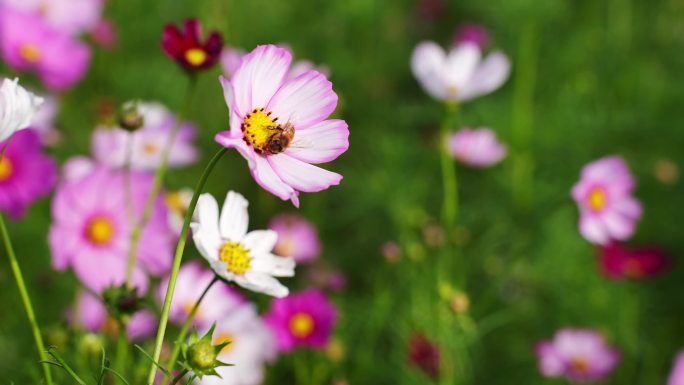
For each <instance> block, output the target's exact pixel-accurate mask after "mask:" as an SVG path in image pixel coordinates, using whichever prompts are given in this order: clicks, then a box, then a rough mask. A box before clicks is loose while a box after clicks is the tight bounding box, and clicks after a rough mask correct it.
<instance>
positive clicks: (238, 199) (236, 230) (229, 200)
mask: <svg viewBox="0 0 684 385" xmlns="http://www.w3.org/2000/svg"><path fill="white" fill-rule="evenodd" d="M248 205H249V202H247V199H245V197H243V196H242V195H241V194H238V193H236V192H235V191H228V195H226V200H225V201H224V202H223V210H221V219H220V221H221V222H220V227H221V236H222V237H223V238H224V239H227V240H229V241H233V242H239V241H240V240H241V239H242V238H243V237H244V236H245V234H247V226H248V225H249V214H248V213H247V206H248Z"/></svg>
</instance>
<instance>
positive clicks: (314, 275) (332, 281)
mask: <svg viewBox="0 0 684 385" xmlns="http://www.w3.org/2000/svg"><path fill="white" fill-rule="evenodd" d="M307 278H308V279H309V280H310V281H311V284H313V285H314V286H316V287H320V288H322V289H326V290H332V291H334V292H341V291H343V290H344V289H345V288H346V287H347V276H346V275H344V273H343V272H341V271H340V270H335V269H331V268H329V267H325V266H321V265H313V266H311V268H309V270H308V272H307Z"/></svg>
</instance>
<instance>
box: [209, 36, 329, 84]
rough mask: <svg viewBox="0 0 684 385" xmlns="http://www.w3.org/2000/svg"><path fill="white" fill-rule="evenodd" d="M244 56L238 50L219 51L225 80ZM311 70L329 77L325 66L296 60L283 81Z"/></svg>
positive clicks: (227, 48)
mask: <svg viewBox="0 0 684 385" xmlns="http://www.w3.org/2000/svg"><path fill="white" fill-rule="evenodd" d="M278 46H279V47H280V48H283V49H286V50H288V51H290V49H289V48H288V47H287V45H285V44H280V45H278ZM246 54H247V53H246V52H245V50H243V49H240V48H234V47H224V48H223V51H221V67H222V68H223V75H224V76H225V77H226V78H228V79H230V78H231V77H232V76H233V74H235V72H236V71H237V69H238V67H240V63H242V58H243V57H244V56H245V55H246ZM311 70H315V71H318V72H320V73H322V74H323V75H325V76H329V75H330V70H329V69H328V68H327V67H326V66H323V65H319V66H317V65H315V64H314V63H313V62H311V61H309V60H298V61H296V62H294V63H293V64H292V67H290V70H289V71H288V72H287V75H286V76H285V80H290V79H294V78H296V77H297V76H299V75H302V74H303V73H305V72H308V71H311Z"/></svg>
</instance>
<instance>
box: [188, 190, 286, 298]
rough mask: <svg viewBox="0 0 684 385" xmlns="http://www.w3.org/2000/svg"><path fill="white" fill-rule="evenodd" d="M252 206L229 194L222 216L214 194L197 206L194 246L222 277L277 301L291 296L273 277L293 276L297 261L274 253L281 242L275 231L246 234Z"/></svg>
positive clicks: (243, 198)
mask: <svg viewBox="0 0 684 385" xmlns="http://www.w3.org/2000/svg"><path fill="white" fill-rule="evenodd" d="M248 204H249V203H248V202H247V200H246V199H245V197H243V196H242V195H240V194H238V193H236V192H234V191H229V192H228V195H227V196H226V200H225V202H224V204H223V209H222V210H221V213H220V215H219V209H218V203H217V202H216V199H214V197H213V196H211V194H202V195H200V197H199V200H198V202H197V211H196V215H198V221H196V222H193V223H192V224H191V228H192V236H193V239H194V241H195V246H196V247H197V250H199V252H200V254H202V256H203V257H204V258H205V259H206V260H207V261H208V262H209V264H210V265H211V268H212V269H214V271H215V272H216V274H218V275H219V276H220V277H222V278H224V279H226V280H228V281H233V282H235V283H237V284H238V285H240V286H242V287H244V288H246V289H249V290H252V291H256V292H261V293H265V294H268V295H272V296H274V297H279V298H282V297H285V296H287V294H288V293H289V291H288V289H287V288H286V287H285V286H283V285H282V284H281V283H280V282H279V281H278V280H277V279H275V278H274V277H292V276H294V268H295V261H294V259H293V258H291V257H280V256H276V255H274V254H272V253H271V251H272V250H273V247H274V246H275V244H276V241H277V240H278V234H277V233H276V232H275V231H273V230H254V231H250V232H249V233H248V232H247V225H248V223H249V215H248V214H247V205H248Z"/></svg>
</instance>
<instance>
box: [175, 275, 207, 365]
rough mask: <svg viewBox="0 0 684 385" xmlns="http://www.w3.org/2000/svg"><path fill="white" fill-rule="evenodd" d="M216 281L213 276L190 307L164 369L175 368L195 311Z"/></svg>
mask: <svg viewBox="0 0 684 385" xmlns="http://www.w3.org/2000/svg"><path fill="white" fill-rule="evenodd" d="M218 281H219V278H218V276H214V279H212V280H211V282H210V283H209V285H207V287H206V288H205V289H204V291H203V292H202V295H200V297H199V298H198V299H197V302H195V304H194V305H193V306H192V309H190V313H189V314H188V318H186V319H185V322H184V323H183V326H182V327H181V330H180V332H179V333H178V338H177V339H176V341H177V342H178V343H177V344H176V345H175V346H174V347H173V351H172V352H171V356H170V358H169V361H168V362H167V364H166V368H168V369H169V370H173V367H174V366H176V361H177V360H178V355H179V354H180V348H181V344H182V343H183V341H185V337H186V336H187V335H188V330H190V326H191V325H192V321H193V320H194V319H195V314H197V309H199V306H200V304H201V303H202V300H203V299H204V296H206V295H207V293H208V292H209V289H211V287H212V286H214V284H215V283H216V282H218Z"/></svg>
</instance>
